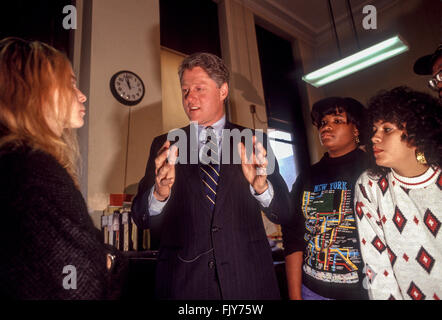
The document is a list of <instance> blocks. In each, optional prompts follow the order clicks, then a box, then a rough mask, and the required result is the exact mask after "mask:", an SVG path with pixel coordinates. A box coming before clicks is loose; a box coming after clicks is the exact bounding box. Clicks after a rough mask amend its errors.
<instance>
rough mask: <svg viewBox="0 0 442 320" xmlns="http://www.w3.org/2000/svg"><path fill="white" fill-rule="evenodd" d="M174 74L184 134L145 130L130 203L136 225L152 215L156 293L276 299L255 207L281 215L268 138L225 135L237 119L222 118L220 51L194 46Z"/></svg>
mask: <svg viewBox="0 0 442 320" xmlns="http://www.w3.org/2000/svg"><path fill="white" fill-rule="evenodd" d="M178 74H179V77H180V82H181V89H182V99H183V106H184V110H185V112H186V114H187V116H188V117H189V119H190V121H191V124H190V125H189V126H187V127H185V128H182V129H178V130H177V131H176V132H177V133H178V134H179V133H182V134H183V135H184V136H185V137H186V138H185V141H184V144H182V142H183V141H178V142H177V143H176V144H173V143H172V142H171V141H169V139H170V137H171V136H174V135H175V134H174V133H173V132H172V133H169V135H168V136H169V139H168V136H167V135H166V134H164V135H162V136H159V137H156V138H155V139H154V141H153V143H152V146H151V150H150V156H149V160H148V163H147V168H146V173H145V176H144V177H143V179H142V180H141V181H140V184H139V187H138V193H137V195H136V197H135V198H134V200H133V204H132V214H133V218H134V221H135V223H136V224H137V226H138V227H140V228H148V227H149V226H150V224H151V223H152V220H154V219H157V218H159V217H161V224H162V227H161V243H160V250H159V256H158V264H157V274H156V297H157V298H158V299H212V300H215V299H279V298H280V294H279V289H278V284H277V280H276V275H275V271H274V268H273V260H272V253H271V249H270V246H269V243H268V240H267V237H266V234H265V229H264V225H263V221H262V216H261V210H262V211H264V213H265V214H266V215H267V217H268V218H269V219H270V220H271V221H273V222H274V223H278V224H280V223H283V222H284V221H287V220H288V219H289V217H288V215H289V210H288V207H289V197H288V189H287V186H286V185H285V183H284V181H283V179H282V177H281V176H280V174H279V172H278V165H277V163H276V161H275V163H274V167H272V168H271V170H269V168H270V167H271V166H270V165H269V160H268V159H269V158H270V155H273V154H272V153H271V150H270V146H268V145H266V144H265V143H264V142H265V141H264V140H265V139H262V140H263V141H259V139H257V136H258V134H257V132H256V134H255V135H256V136H253V138H252V137H251V136H250V137H249V138H250V139H249V141H247V138H246V141H245V142H246V143H245V145H244V144H243V143H242V142H236V143H235V142H234V141H235V139H234V138H233V139H232V136H229V135H225V132H226V130H234V129H237V130H236V133H238V132H244V129H246V128H243V127H240V126H237V125H234V124H232V123H230V122H228V121H226V117H225V113H224V102H225V100H226V98H227V96H228V92H229V86H228V82H229V71H228V69H227V67H226V66H225V64H224V62H223V61H222V60H221V59H220V58H218V57H217V56H215V55H212V54H208V53H198V54H193V55H191V56H189V57H187V58H186V59H184V61H183V62H182V64H181V66H180V68H179V72H178ZM247 130H250V129H247ZM176 132H175V133H176ZM227 132H228V131H227ZM232 132H233V131H232ZM250 132H251V131H250ZM183 135H182V136H183ZM192 139H195V140H192ZM192 142H195V143H192ZM248 142H249V143H250V144H248ZM180 143H181V144H180ZM251 145H252V146H253V147H254V148H250V146H251ZM245 146H248V148H247V150H246V147H245ZM186 147H188V148H186ZM184 149H187V150H189V151H190V152H187V150H184ZM251 149H253V150H251ZM267 150H268V151H269V155H267ZM221 155H223V156H222V157H221ZM224 155H227V156H226V157H224ZM235 155H236V156H237V157H238V159H240V160H241V161H239V162H237V163H236V164H235V162H234V159H235ZM177 159H178V161H177ZM189 159H190V160H189ZM192 159H193V160H195V159H196V161H192ZM208 159H209V160H208ZM210 159H212V160H210ZM273 159H274V158H273Z"/></svg>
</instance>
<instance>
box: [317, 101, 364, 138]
mask: <svg viewBox="0 0 442 320" xmlns="http://www.w3.org/2000/svg"><path fill="white" fill-rule="evenodd" d="M344 111H345V112H346V114H347V121H348V122H351V123H353V124H354V125H355V126H356V128H357V129H358V131H359V140H360V141H361V144H365V141H366V134H365V131H366V122H365V121H366V117H365V115H366V109H365V107H364V106H363V105H362V104H361V103H360V102H359V101H357V100H356V99H353V98H349V97H329V98H325V99H322V100H319V101H317V102H315V104H313V107H312V112H311V117H312V123H313V125H315V126H316V127H317V128H318V129H319V128H320V127H321V120H322V118H324V117H325V116H326V115H330V114H338V113H342V112H344Z"/></svg>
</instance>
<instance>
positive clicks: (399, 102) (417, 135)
mask: <svg viewBox="0 0 442 320" xmlns="http://www.w3.org/2000/svg"><path fill="white" fill-rule="evenodd" d="M379 120H381V121H385V122H391V123H393V124H395V125H396V126H397V127H398V128H399V129H405V132H406V134H404V135H403V136H402V140H404V141H406V142H407V143H408V144H409V145H410V146H415V147H417V150H418V151H420V152H423V153H424V155H425V158H426V160H427V163H428V164H429V165H434V166H440V165H441V163H442V161H441V159H442V104H441V102H440V101H439V100H438V99H435V98H433V97H432V96H430V95H429V94H426V93H423V92H418V91H414V90H412V89H410V88H408V87H405V86H401V87H396V88H394V89H392V90H390V91H385V90H384V91H381V92H379V93H378V94H377V95H376V96H374V97H372V98H371V99H370V101H369V103H368V123H369V125H370V126H371V127H372V126H373V124H374V123H375V122H377V121H379ZM372 136H373V131H372V130H370V138H371V137H372ZM367 152H368V153H369V154H370V161H371V165H370V172H371V173H372V174H376V175H382V174H386V173H388V172H389V171H390V169H389V168H385V167H380V166H377V165H376V162H375V161H374V156H373V143H372V141H371V140H370V141H369V143H368V146H367Z"/></svg>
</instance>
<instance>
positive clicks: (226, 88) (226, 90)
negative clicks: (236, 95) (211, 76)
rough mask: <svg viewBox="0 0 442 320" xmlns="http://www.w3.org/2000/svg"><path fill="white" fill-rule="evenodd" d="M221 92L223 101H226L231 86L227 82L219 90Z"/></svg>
mask: <svg viewBox="0 0 442 320" xmlns="http://www.w3.org/2000/svg"><path fill="white" fill-rule="evenodd" d="M219 92H220V98H221V100H222V101H224V100H225V99H226V98H227V96H228V95H229V85H228V84H227V82H224V83H223V84H222V85H221V87H220V88H219Z"/></svg>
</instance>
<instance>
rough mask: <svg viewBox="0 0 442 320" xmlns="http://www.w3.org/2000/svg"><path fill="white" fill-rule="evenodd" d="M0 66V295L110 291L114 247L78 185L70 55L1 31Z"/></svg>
mask: <svg viewBox="0 0 442 320" xmlns="http://www.w3.org/2000/svg"><path fill="white" fill-rule="evenodd" d="M0 70H1V72H0V88H1V90H0V177H1V179H0V203H1V206H2V215H1V216H2V225H3V228H2V231H1V232H0V256H1V260H0V261H1V262H0V296H2V297H7V298H13V299H105V298H110V297H114V296H113V294H114V293H113V292H111V290H110V286H111V285H112V277H114V275H113V273H112V272H111V271H110V270H113V271H114V272H115V270H116V268H115V262H114V261H115V259H114V258H115V253H113V254H112V255H111V254H110V251H109V250H108V248H106V247H105V246H104V245H103V244H102V241H101V240H100V236H99V232H98V230H97V229H96V228H95V227H94V226H93V223H92V220H91V218H90V217H89V215H88V211H87V207H86V203H85V201H84V199H83V197H82V195H81V193H80V191H79V189H78V169H77V164H78V158H79V153H78V146H77V141H76V134H75V129H76V128H80V127H81V126H83V123H84V120H83V117H84V115H85V112H86V109H85V107H84V102H85V101H86V96H85V95H84V94H83V93H82V92H81V91H80V90H79V89H78V88H77V87H76V79H75V75H74V73H73V71H72V67H71V65H70V63H69V60H68V59H67V58H66V56H65V55H63V54H62V53H60V52H59V51H57V50H56V49H54V48H52V47H50V46H48V45H46V44H44V43H41V42H38V41H33V42H30V41H25V40H22V39H18V38H6V39H3V40H1V41H0ZM118 260H119V259H118Z"/></svg>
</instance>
